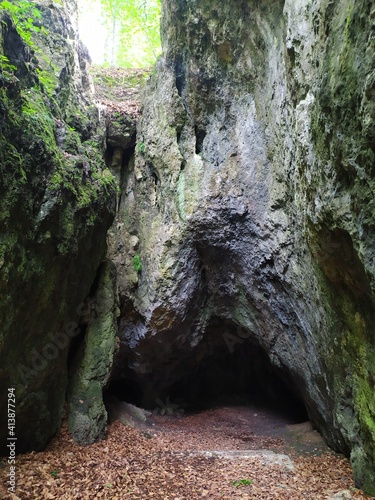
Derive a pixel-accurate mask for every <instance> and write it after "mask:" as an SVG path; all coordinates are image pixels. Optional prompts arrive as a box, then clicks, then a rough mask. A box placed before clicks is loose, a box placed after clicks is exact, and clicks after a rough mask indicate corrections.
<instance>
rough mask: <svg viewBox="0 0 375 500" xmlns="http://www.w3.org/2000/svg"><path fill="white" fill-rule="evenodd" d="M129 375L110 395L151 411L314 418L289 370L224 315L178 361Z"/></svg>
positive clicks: (293, 419) (294, 421)
mask: <svg viewBox="0 0 375 500" xmlns="http://www.w3.org/2000/svg"><path fill="white" fill-rule="evenodd" d="M223 332H224V333H223ZM228 332H231V333H228ZM225 335H227V336H228V338H226V337H225ZM236 335H237V337H236ZM177 356H178V354H176V357H177ZM181 367H183V368H181ZM123 374H124V373H123ZM124 375H125V376H124V377H123V378H120V379H117V380H113V381H112V382H111V383H110V384H109V387H108V389H107V391H106V394H107V395H112V396H115V397H116V398H117V399H118V400H120V401H126V402H127V403H131V404H134V405H136V406H140V407H143V408H146V409H147V410H151V411H152V410H157V407H158V406H159V407H160V406H161V405H172V406H173V408H175V409H179V410H183V412H184V413H196V412H199V411H203V410H207V409H210V408H217V407H220V406H253V407H254V408H264V409H266V410H268V411H270V412H274V413H275V414H278V415H280V416H282V417H283V418H284V420H285V421H287V422H288V423H290V424H297V423H302V422H305V421H307V420H309V417H308V414H307V411H306V408H305V405H304V402H303V400H302V398H301V397H300V396H299V394H298V390H297V389H296V387H295V385H294V383H293V380H292V378H291V377H290V374H289V373H288V371H287V370H286V369H283V368H281V367H275V366H274V365H273V364H272V363H271V361H270V359H269V356H268V354H267V353H266V352H265V350H264V349H263V348H262V347H261V346H259V345H257V343H256V342H255V341H254V339H252V340H251V339H250V338H245V336H244V335H243V336H242V337H239V336H238V327H236V326H235V325H233V323H231V322H228V321H225V320H224V321H223V320H222V319H220V318H214V319H213V320H212V321H211V322H210V325H209V327H208V329H207V331H206V336H205V341H204V342H202V343H201V344H200V345H199V346H197V347H196V348H195V349H194V350H192V351H191V352H190V355H189V356H187V357H185V358H184V359H181V361H180V362H179V363H177V364H174V365H172V364H171V365H170V366H168V365H167V366H166V365H165V364H163V367H159V368H155V371H154V372H153V373H152V374H149V376H148V377H146V376H145V375H143V374H141V375H138V376H137V374H136V373H135V372H133V371H131V370H128V371H127V372H126V374H124Z"/></svg>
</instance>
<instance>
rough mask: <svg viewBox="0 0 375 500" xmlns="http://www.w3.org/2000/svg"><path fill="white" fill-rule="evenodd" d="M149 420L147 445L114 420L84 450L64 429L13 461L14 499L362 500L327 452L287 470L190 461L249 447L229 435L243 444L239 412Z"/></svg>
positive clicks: (344, 464) (137, 432) (345, 465)
mask: <svg viewBox="0 0 375 500" xmlns="http://www.w3.org/2000/svg"><path fill="white" fill-rule="evenodd" d="M152 419H153V423H154V424H155V425H154V426H153V427H152V437H151V439H150V437H146V436H145V433H144V429H132V428H129V427H124V426H123V425H122V424H120V422H118V421H116V422H114V423H112V424H110V426H109V428H108V434H107V438H106V439H105V440H103V441H101V442H98V443H95V444H93V445H91V446H87V447H80V446H79V445H77V444H76V443H75V442H74V441H73V440H72V439H71V437H70V435H69V434H68V432H67V428H66V425H64V426H63V427H62V429H61V431H60V432H59V434H58V435H57V436H56V437H55V438H54V439H53V440H52V442H51V443H50V445H49V446H48V447H47V449H46V450H45V451H44V452H41V453H29V454H25V455H20V456H18V457H17V464H16V467H17V495H18V498H21V499H22V500H27V499H38V500H40V499H47V500H49V499H51V500H52V499H60V498H61V499H65V500H72V499H81V500H86V499H93V498H95V499H96V498H99V499H111V500H119V499H129V500H146V499H155V500H198V499H201V498H207V499H213V500H216V499H217V500H219V499H226V500H229V499H231V500H232V499H246V498H249V499H250V498H251V499H264V500H270V499H280V500H288V499H290V500H299V499H300V500H302V499H303V500H309V499H310V500H323V499H324V500H327V499H330V498H332V497H333V496H334V495H335V494H337V493H338V492H340V491H343V490H345V491H349V492H350V494H351V498H353V499H357V500H359V499H362V500H363V499H365V498H368V497H366V496H365V495H363V493H361V492H360V491H359V490H356V489H355V488H354V484H353V480H352V474H351V469H350V464H349V462H348V460H346V459H345V458H344V457H342V456H339V455H336V454H334V453H332V452H325V453H322V454H321V455H297V454H296V455H294V456H292V457H291V458H292V460H293V463H294V466H295V468H294V470H289V469H287V468H285V467H282V466H280V465H266V464H264V463H262V462H261V461H260V460H259V459H257V458H251V459H249V458H246V459H240V460H228V459H225V458H219V457H206V456H197V455H194V453H192V452H194V451H196V450H204V449H220V447H221V448H222V449H227V450H229V449H244V447H249V441H246V439H245V440H241V439H239V438H238V437H236V429H237V430H238V436H243V437H246V434H244V432H243V428H244V426H245V427H246V421H245V418H244V413H239V412H238V411H237V412H236V409H230V410H228V409H227V410H226V411H220V410H219V409H218V410H214V411H211V412H202V413H201V414H197V415H190V416H184V417H181V416H179V417H178V416H168V417H161V416H157V417H152ZM226 419H227V420H226ZM236 422H237V427H236ZM240 422H242V423H241V424H240ZM207 423H208V424H209V425H207ZM214 423H215V425H213V424H214ZM214 427H215V428H214ZM248 432H251V429H248ZM252 437H253V441H251V446H257V444H259V443H258V439H259V440H260V441H259V442H261V443H262V444H264V443H265V442H268V446H269V448H274V449H275V447H274V446H273V445H275V446H276V448H277V447H280V446H281V445H280V439H275V440H274V442H273V441H272V439H271V438H270V437H269V436H268V441H267V440H265V439H264V440H263V442H262V436H261V435H253V436H252ZM263 437H267V436H263ZM245 449H246V448H245ZM6 476H7V467H5V468H4V469H1V470H0V478H1V485H0V497H1V498H4V499H6V498H17V497H16V496H13V497H11V496H9V495H8V494H7V490H6V480H7V477H6ZM7 495H8V496H7Z"/></svg>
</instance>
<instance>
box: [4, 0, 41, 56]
mask: <svg viewBox="0 0 375 500" xmlns="http://www.w3.org/2000/svg"><path fill="white" fill-rule="evenodd" d="M0 10H3V11H5V12H6V13H7V14H8V15H9V17H10V18H11V20H12V22H13V24H14V26H15V28H16V30H17V33H18V34H19V35H20V37H21V38H22V39H23V41H24V42H25V43H26V44H27V45H29V46H30V47H33V46H34V42H33V41H32V34H33V33H38V32H40V31H42V32H43V33H46V29H45V28H44V27H43V26H42V27H39V26H37V25H36V23H35V21H36V20H37V19H40V18H41V17H42V14H41V12H40V10H39V9H38V7H36V5H35V4H34V3H33V2H30V1H29V0H13V1H12V2H11V1H9V0H2V1H1V2H0Z"/></svg>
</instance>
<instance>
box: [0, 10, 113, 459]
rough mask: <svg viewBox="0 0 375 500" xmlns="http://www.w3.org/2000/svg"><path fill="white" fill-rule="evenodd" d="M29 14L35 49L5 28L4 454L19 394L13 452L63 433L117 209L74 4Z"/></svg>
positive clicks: (1, 192)
mask: <svg viewBox="0 0 375 500" xmlns="http://www.w3.org/2000/svg"><path fill="white" fill-rule="evenodd" d="M33 5H34V6H36V7H37V8H39V9H40V12H41V13H42V17H41V18H40V19H38V20H37V21H36V23H37V25H38V26H44V28H45V29H46V30H47V31H48V33H47V34H45V32H39V34H35V33H34V32H31V35H32V36H33V42H34V45H32V46H30V44H28V43H25V40H24V39H23V38H22V36H20V34H19V31H17V29H16V27H15V26H14V24H13V23H12V21H11V19H10V17H9V16H8V15H7V13H6V10H1V23H0V54H1V55H2V56H4V57H5V58H8V60H7V64H5V65H4V61H6V59H3V58H2V60H1V65H0V66H1V71H0V149H1V158H0V200H1V202H0V268H1V271H0V272H1V274H0V295H1V301H0V319H1V321H0V348H1V351H0V359H1V366H0V408H1V412H0V414H1V417H0V419H1V421H0V429H1V443H2V445H1V446H2V447H5V446H6V443H7V441H6V437H7V435H8V434H7V426H6V422H5V419H6V414H7V412H6V408H7V403H6V399H7V388H8V387H10V388H15V394H16V416H17V418H16V436H17V438H18V441H17V452H22V451H24V450H30V449H34V450H35V449H36V450H38V449H41V448H43V447H44V446H45V445H46V443H47V442H48V440H49V439H50V438H51V436H52V435H53V434H54V432H56V430H57V429H58V427H59V425H60V422H61V418H62V412H63V406H64V402H65V392H66V387H67V380H68V370H67V357H68V349H69V345H70V343H71V339H72V338H73V337H75V336H76V335H77V334H78V333H79V332H80V331H81V330H82V331H83V330H84V327H85V324H86V323H87V321H88V320H89V319H90V314H88V313H89V312H90V311H89V308H88V306H87V304H85V303H84V299H85V297H86V296H87V294H88V293H89V292H90V287H91V285H92V283H93V281H94V278H95V275H96V272H97V268H98V266H99V263H100V261H101V260H102V259H103V257H104V256H105V252H106V232H107V229H108V227H109V226H110V224H111V222H112V219H113V214H114V200H115V187H114V179H113V177H112V175H111V174H110V172H109V171H108V170H107V169H105V164H104V160H103V151H104V147H105V131H104V128H103V127H102V126H101V125H100V123H99V116H98V111H97V109H96V107H95V106H94V105H93V103H92V101H91V99H90V96H89V91H90V83H89V77H88V73H87V55H86V54H85V49H84V48H83V47H82V46H81V45H80V44H79V42H78V37H77V29H76V25H75V21H74V18H72V17H71V16H70V14H72V13H73V12H76V4H75V2H74V1H67V2H64V4H62V3H57V2H56V3H55V2H44V1H43V2H33ZM18 21H19V23H21V19H18ZM21 34H22V33H21ZM26 34H28V35H30V31H28V28H27V26H26ZM26 42H27V40H26Z"/></svg>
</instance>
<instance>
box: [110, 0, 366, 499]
mask: <svg viewBox="0 0 375 500" xmlns="http://www.w3.org/2000/svg"><path fill="white" fill-rule="evenodd" d="M374 19H375V17H374V6H373V2H372V1H371V0H360V1H358V2H357V1H356V2H352V1H351V0H345V1H344V2H341V3H340V5H337V4H335V3H332V2H326V1H324V0H301V1H298V2H295V1H292V0H286V2H274V1H271V0H266V1H262V2H254V1H250V0H249V1H243V2H215V3H212V2H211V1H209V0H203V1H201V0H200V1H199V2H198V1H197V0H192V1H189V2H174V1H172V0H165V2H164V4H163V20H162V33H163V44H164V55H163V57H162V58H161V60H160V61H159V63H158V66H157V69H156V73H155V75H154V76H153V77H152V79H151V82H150V84H149V88H148V93H147V95H146V97H145V100H144V105H143V113H142V117H141V119H140V120H139V122H138V128H137V141H138V145H139V147H138V146H136V149H135V159H134V164H129V165H131V166H130V167H129V169H128V171H127V176H126V183H125V184H124V186H122V195H121V209H120V212H121V213H120V214H119V217H120V220H121V221H122V222H123V225H122V227H121V231H122V234H123V235H125V238H124V240H125V243H124V245H125V247H124V248H125V250H124V255H125V256H126V255H129V254H130V255H131V256H132V252H133V253H134V250H132V249H131V248H130V245H129V238H128V236H130V235H131V236H136V237H137V238H138V239H139V244H138V249H137V253H138V254H139V258H140V260H141V262H142V271H141V272H140V273H139V275H138V276H136V279H131V278H130V276H131V275H133V276H134V270H133V269H132V260H131V258H124V259H121V263H120V262H118V263H117V264H116V265H117V267H118V269H119V273H120V274H119V275H120V279H119V289H120V290H121V319H120V337H121V349H120V351H119V352H120V355H119V357H118V359H117V363H116V366H117V372H116V377H117V378H119V379H120V378H122V377H125V378H127V379H128V380H137V383H138V384H139V385H140V387H141V389H142V397H143V400H144V402H147V404H148V405H149V406H150V407H152V405H153V402H154V400H155V398H156V397H162V398H165V397H166V396H168V394H169V393H170V392H173V391H177V385H178V384H179V387H180V388H181V387H184V386H185V387H186V386H189V385H192V384H191V381H192V380H193V379H194V376H195V375H194V374H197V375H196V376H197V377H198V372H199V370H203V368H204V367H209V366H210V365H213V364H214V365H215V366H216V367H217V371H216V372H215V373H216V374H218V375H220V369H219V368H220V367H223V366H225V369H224V368H222V370H221V373H222V375H221V377H222V378H221V379H218V378H217V377H216V378H215V377H213V376H211V375H210V373H209V370H208V371H207V376H206V375H205V377H206V382H205V384H206V386H210V387H211V388H212V387H214V388H216V387H217V386H218V385H220V384H221V385H225V384H227V385H228V388H229V389H230V388H231V387H233V386H234V384H235V379H234V375H233V374H235V373H236V371H238V372H239V371H241V373H246V372H248V373H249V374H250V372H251V370H253V369H254V365H256V363H257V362H258V360H262V359H264V358H262V354H261V353H262V352H263V353H266V358H267V360H268V363H269V365H270V366H271V367H272V370H273V371H274V374H275V375H276V376H277V377H278V378H279V379H282V380H283V381H284V382H285V383H286V384H289V385H291V386H293V388H294V390H295V392H296V393H297V394H298V395H299V396H300V397H301V398H302V399H303V401H304V403H305V405H306V408H307V410H308V413H309V416H310V418H311V420H312V422H313V424H314V426H315V427H316V428H317V429H318V430H319V431H320V432H321V433H322V434H323V436H324V437H325V439H326V441H327V442H328V443H329V445H330V446H331V447H333V448H334V449H335V450H338V451H341V452H343V453H345V454H346V455H348V456H351V460H352V464H353V469H354V474H355V478H356V483H357V485H358V486H359V487H361V488H363V489H364V490H365V491H366V492H367V493H370V494H374V493H375V477H374V470H375V463H374V456H375V451H374V450H375V428H374V421H375V399H374V380H375V373H374V367H375V358H374V349H373V344H374V326H375V325H374V317H375V307H374V286H375V267H374V252H373V249H374V243H375V240H374V234H375V233H374V231H373V228H374V223H375V220H374V215H375V211H374V196H373V193H374V189H375V185H374V176H373V170H374V165H375V156H374V149H375V148H374V140H373V139H374V137H373V126H372V125H371V124H372V123H373V106H372V104H371V103H372V102H373V71H374V69H373V68H374V56H373V54H374V39H373V37H371V36H370V34H371V33H372V30H373V29H374ZM121 214H122V215H121ZM111 255H113V254H111ZM228 351H230V352H231V353H233V357H232V358H230V356H228ZM233 360H240V366H241V368H238V366H239V363H237V362H236V361H233ZM259 362H260V361H259ZM224 370H227V371H225V376H224ZM269 370H271V368H269ZM251 373H252V372H251ZM199 376H200V375H199ZM249 376H250V375H249ZM210 377H211V378H210ZM228 377H229V378H228ZM230 377H232V379H231V378H230ZM236 380H239V379H238V378H237V379H236ZM174 381H177V382H178V383H176V384H175V385H174ZM196 385H197V386H198V385H199V384H198V383H197V384H196ZM201 385H202V384H201ZM276 392H277V391H276Z"/></svg>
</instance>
